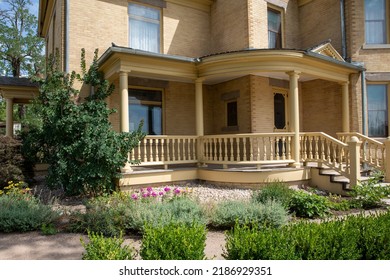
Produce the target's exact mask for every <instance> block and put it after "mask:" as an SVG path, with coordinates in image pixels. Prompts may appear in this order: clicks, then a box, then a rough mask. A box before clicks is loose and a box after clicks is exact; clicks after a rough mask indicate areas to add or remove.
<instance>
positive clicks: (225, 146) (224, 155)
mask: <svg viewBox="0 0 390 280" xmlns="http://www.w3.org/2000/svg"><path fill="white" fill-rule="evenodd" d="M227 141H228V138H224V139H223V161H227V160H228V156H227V153H228V147H227Z"/></svg>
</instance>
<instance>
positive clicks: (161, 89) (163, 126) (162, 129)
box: [128, 85, 165, 135]
mask: <svg viewBox="0 0 390 280" xmlns="http://www.w3.org/2000/svg"><path fill="white" fill-rule="evenodd" d="M132 89H134V90H145V91H148V90H150V91H159V92H161V134H156V135H165V109H164V108H165V91H164V88H154V87H144V86H133V85H129V87H128V96H129V116H128V118H129V125H130V122H131V118H130V105H131V103H130V102H131V101H130V91H131V90H132ZM144 103H148V104H150V105H154V104H156V102H155V101H145V102H144ZM130 131H132V130H131V129H130ZM147 135H152V134H149V133H147Z"/></svg>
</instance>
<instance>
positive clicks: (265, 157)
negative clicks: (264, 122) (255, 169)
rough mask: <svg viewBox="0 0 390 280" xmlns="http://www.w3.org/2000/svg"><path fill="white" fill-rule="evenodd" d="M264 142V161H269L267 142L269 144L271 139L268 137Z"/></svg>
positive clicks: (264, 138)
mask: <svg viewBox="0 0 390 280" xmlns="http://www.w3.org/2000/svg"><path fill="white" fill-rule="evenodd" d="M262 140H263V149H264V154H263V160H267V159H268V156H267V144H268V143H267V142H269V141H268V140H269V138H268V137H263V138H262Z"/></svg>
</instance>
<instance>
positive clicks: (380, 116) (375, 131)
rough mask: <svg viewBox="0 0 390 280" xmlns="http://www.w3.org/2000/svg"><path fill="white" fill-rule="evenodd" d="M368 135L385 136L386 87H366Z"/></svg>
mask: <svg viewBox="0 0 390 280" xmlns="http://www.w3.org/2000/svg"><path fill="white" fill-rule="evenodd" d="M367 109H368V135H369V136H373V137H386V136H387V125H388V124H387V85H367Z"/></svg>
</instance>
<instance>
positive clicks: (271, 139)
mask: <svg viewBox="0 0 390 280" xmlns="http://www.w3.org/2000/svg"><path fill="white" fill-rule="evenodd" d="M273 140H274V139H273V137H270V138H269V143H270V148H269V151H270V157H269V160H274V141H273Z"/></svg>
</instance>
